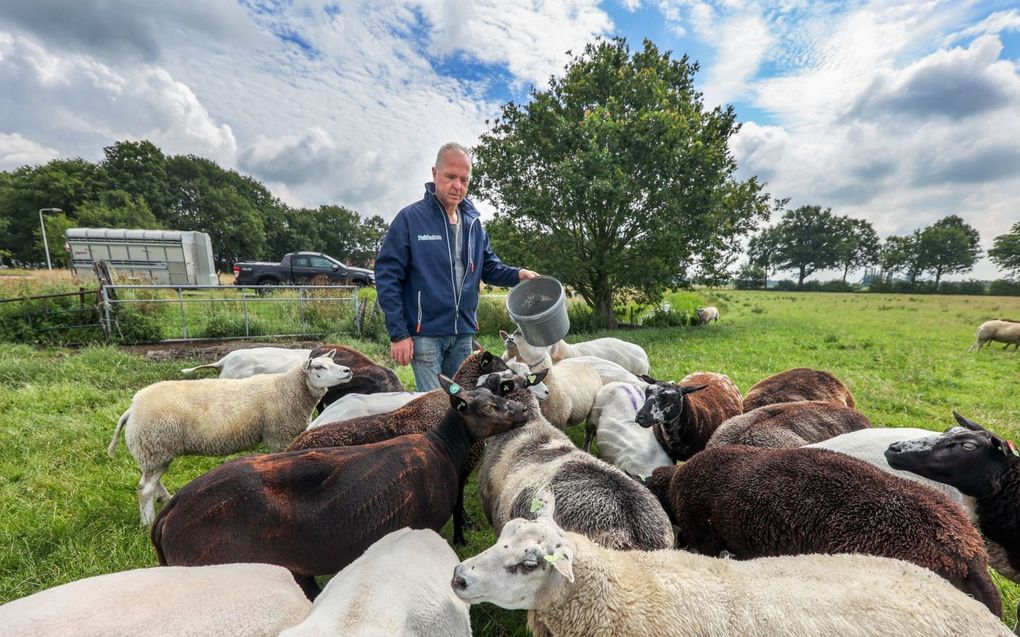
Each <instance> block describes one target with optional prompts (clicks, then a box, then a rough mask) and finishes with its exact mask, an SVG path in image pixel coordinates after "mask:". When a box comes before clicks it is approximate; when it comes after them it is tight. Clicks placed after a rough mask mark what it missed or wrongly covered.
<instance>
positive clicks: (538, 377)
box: [528, 369, 549, 387]
mask: <svg viewBox="0 0 1020 637" xmlns="http://www.w3.org/2000/svg"><path fill="white" fill-rule="evenodd" d="M548 374H549V370H548V369H543V370H542V371H540V372H535V373H533V374H528V387H534V386H535V385H537V384H539V383H541V382H542V381H543V380H545V377H546V376H547V375H548Z"/></svg>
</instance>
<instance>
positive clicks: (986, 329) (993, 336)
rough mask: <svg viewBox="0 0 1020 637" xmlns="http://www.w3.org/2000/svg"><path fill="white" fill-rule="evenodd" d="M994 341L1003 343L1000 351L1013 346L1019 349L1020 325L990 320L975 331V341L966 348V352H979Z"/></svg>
mask: <svg viewBox="0 0 1020 637" xmlns="http://www.w3.org/2000/svg"><path fill="white" fill-rule="evenodd" d="M992 341H995V342H997V343H1005V344H1006V345H1005V346H1003V348H1002V349H1006V348H1008V347H1009V346H1010V345H1014V346H1016V347H1018V348H1020V323H1017V322H1015V321H1004V320H992V321H985V322H984V323H982V324H981V327H979V328H978V331H977V340H975V341H974V344H973V345H971V346H970V347H968V348H967V351H968V352H970V351H975V352H980V351H981V348H982V347H984V346H985V344H986V343H991V342H992Z"/></svg>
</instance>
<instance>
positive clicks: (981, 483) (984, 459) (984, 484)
mask: <svg viewBox="0 0 1020 637" xmlns="http://www.w3.org/2000/svg"><path fill="white" fill-rule="evenodd" d="M953 416H955V417H956V420H957V422H959V423H960V427H953V428H952V429H950V430H949V431H947V432H945V433H944V434H941V435H933V436H928V437H925V438H920V439H917V440H908V441H903V442H897V443H894V444H892V445H890V446H889V449H888V451H886V454H885V457H886V459H887V460H888V461H889V465H890V466H892V467H894V468H896V469H903V470H905V471H912V472H914V473H917V474H918V475H921V476H924V477H925V478H929V479H931V480H938V481H939V482H945V483H946V484H949V485H952V486H954V487H956V488H957V489H959V490H960V491H961V492H962V493H964V494H965V495H968V496H971V497H973V498H974V499H975V503H976V506H975V512H976V514H977V524H978V527H979V528H980V529H981V533H982V534H983V535H984V536H985V545H986V546H987V548H988V555H989V558H990V561H991V563H992V566H994V567H995V570H997V571H999V572H1000V573H1002V574H1003V575H1005V576H1006V577H1008V578H1009V579H1011V580H1013V581H1014V582H1020V451H1018V450H1017V446H1016V444H1015V443H1013V442H1012V441H1010V440H1006V439H1004V438H1001V437H999V436H997V435H995V434H994V433H992V432H991V431H988V430H987V429H985V428H984V427H982V426H981V425H979V424H977V423H976V422H973V421H971V420H968V419H966V418H964V417H963V416H961V415H959V414H957V413H956V412H953Z"/></svg>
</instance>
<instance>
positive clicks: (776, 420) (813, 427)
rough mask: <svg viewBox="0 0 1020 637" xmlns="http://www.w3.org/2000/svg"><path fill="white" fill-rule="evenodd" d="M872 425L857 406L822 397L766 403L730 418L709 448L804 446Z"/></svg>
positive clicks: (722, 425) (712, 438)
mask: <svg viewBox="0 0 1020 637" xmlns="http://www.w3.org/2000/svg"><path fill="white" fill-rule="evenodd" d="M870 427H871V421H869V420H868V419H867V418H866V417H865V416H864V414H862V413H861V412H859V411H857V410H856V409H850V408H849V407H842V406H840V405H833V404H832V403H827V402H823V401H820V400H803V401H799V402H795V403H777V404H775V405H765V406H764V407H759V408H757V409H754V410H751V411H749V412H747V413H744V414H741V415H739V416H734V417H733V418H730V419H729V420H727V421H726V422H724V423H723V424H721V425H719V428H718V429H716V430H715V433H714V434H712V437H711V438H710V439H709V441H708V444H706V445H705V448H706V449H711V448H713V447H722V446H724V445H751V446H752V447H771V448H773V449H778V448H780V447H803V446H804V445H809V444H811V443H815V442H821V441H823V440H828V439H829V438H832V437H834V436H838V435H840V434H845V433H849V432H851V431H857V430H858V429H868V428H870Z"/></svg>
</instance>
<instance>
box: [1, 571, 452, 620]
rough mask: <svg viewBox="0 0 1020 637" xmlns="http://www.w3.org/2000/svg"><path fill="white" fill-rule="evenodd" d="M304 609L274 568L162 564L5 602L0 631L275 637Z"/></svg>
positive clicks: (290, 581)
mask: <svg viewBox="0 0 1020 637" xmlns="http://www.w3.org/2000/svg"><path fill="white" fill-rule="evenodd" d="M455 562H456V561H455ZM310 608H311V603H310V602H309V601H308V598H307V597H305V594H304V593H303V592H302V591H301V588H300V587H299V586H298V585H297V583H295V581H294V578H293V576H291V574H290V571H288V570H287V569H285V568H283V567H280V566H273V565H271V564H218V565H215V566H191V567H188V566H160V567H155V568H139V569H135V570H132V571H123V572H121V573H111V574H109V575H97V576H95V577H87V578H85V579H80V580H77V581H74V582H70V583H68V584H63V585H61V586H56V587H54V588H49V589H47V590H44V591H42V592H39V593H36V594H34V595H29V596H28V597H23V598H21V599H17V600H14V601H13V602H9V603H7V604H4V605H3V606H0V626H2V628H0V633H3V634H4V635H6V637H49V636H50V635H60V636H61V637H110V636H112V635H131V636H132V637H170V636H171V635H194V636H196V637H197V636H199V635H202V636H203V637H233V636H234V635H246V636H248V637H262V636H264V637H275V636H276V635H277V634H279V632H280V631H281V630H283V629H285V628H287V627H289V626H293V625H294V624H296V623H297V622H299V621H301V620H302V619H304V618H305V617H306V616H307V615H308V611H309V609H310Z"/></svg>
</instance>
